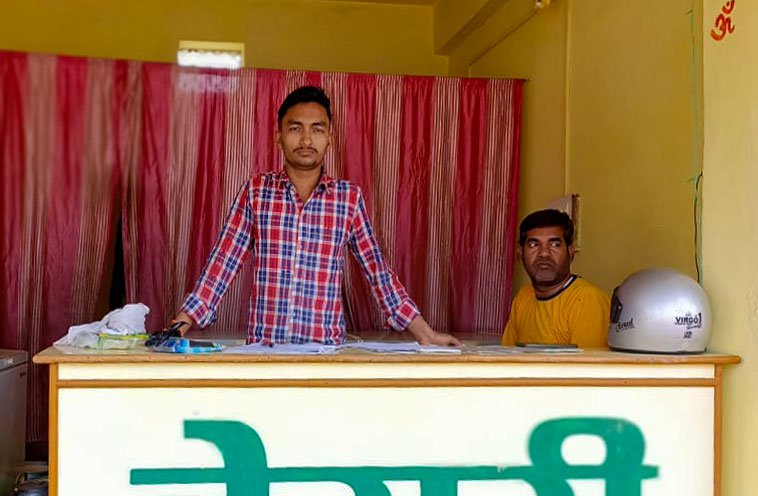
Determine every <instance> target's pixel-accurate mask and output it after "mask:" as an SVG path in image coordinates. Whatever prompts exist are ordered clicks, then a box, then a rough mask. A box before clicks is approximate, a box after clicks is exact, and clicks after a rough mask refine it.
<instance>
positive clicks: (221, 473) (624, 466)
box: [130, 417, 658, 496]
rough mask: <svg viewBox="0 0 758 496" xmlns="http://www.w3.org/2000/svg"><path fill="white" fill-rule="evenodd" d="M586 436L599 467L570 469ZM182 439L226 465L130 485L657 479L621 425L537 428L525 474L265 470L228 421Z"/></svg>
mask: <svg viewBox="0 0 758 496" xmlns="http://www.w3.org/2000/svg"><path fill="white" fill-rule="evenodd" d="M575 435H589V436H595V437H598V438H600V439H601V440H602V441H603V443H604V444H605V448H606V456H605V460H604V461H603V462H602V463H601V464H598V465H570V464H567V463H566V461H565V460H564V458H563V455H562V453H561V446H562V444H563V442H564V441H565V440H566V439H568V438H569V437H571V436H575ZM184 437H185V438H186V439H198V440H203V441H207V442H209V443H212V444H213V445H215V446H216V448H217V449H218V450H219V452H220V453H221V456H222V458H223V460H224V466H223V467H218V468H202V467H197V468H135V469H132V470H131V473H130V483H131V484H132V485H163V484H224V485H225V486H226V494H227V495H228V496H269V494H270V493H269V487H270V484H272V483H282V482H311V483H312V482H336V483H341V484H344V485H346V486H348V487H350V489H352V490H353V492H354V493H355V495H356V496H391V493H390V491H389V489H388V487H387V485H386V484H385V482H387V481H418V482H419V483H420V488H421V496H457V494H458V483H459V482H464V481H502V480H521V481H524V482H526V483H527V484H529V485H531V486H532V488H533V489H534V491H535V494H536V496H574V492H573V490H572V489H571V486H570V485H569V482H568V481H569V480H603V481H605V489H606V492H605V494H606V495H607V496H641V494H642V481H644V480H646V479H653V478H656V477H657V476H658V467H656V466H651V465H644V464H643V458H644V455H645V439H644V436H643V434H642V431H641V430H640V429H639V427H637V426H636V425H635V424H634V423H632V422H630V421H628V420H625V419H620V418H608V417H567V418H558V419H552V420H547V421H545V422H542V423H540V424H538V425H537V426H536V427H535V428H534V430H533V431H532V432H531V434H530V436H529V441H528V443H529V444H528V449H529V457H530V459H531V462H532V464H531V465H528V466H512V467H509V466H505V467H504V466H494V465H493V466H444V467H443V466H400V467H382V466H355V467H328V466H323V467H274V468H270V467H268V464H267V463H268V462H267V459H266V450H265V447H264V445H263V441H262V440H261V438H260V436H259V435H258V433H257V432H256V431H255V429H253V428H252V427H250V426H249V425H247V424H244V423H242V422H237V421H227V420H185V421H184Z"/></svg>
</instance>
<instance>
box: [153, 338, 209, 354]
mask: <svg viewBox="0 0 758 496" xmlns="http://www.w3.org/2000/svg"><path fill="white" fill-rule="evenodd" d="M223 348H224V347H223V346H221V345H220V344H218V343H214V342H212V341H199V340H197V339H187V338H169V339H167V340H166V341H164V342H163V343H161V344H160V345H158V346H153V347H151V348H150V349H151V350H154V351H160V352H162V353H213V352H214V351H221V350H222V349H223Z"/></svg>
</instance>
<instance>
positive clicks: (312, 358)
mask: <svg viewBox="0 0 758 496" xmlns="http://www.w3.org/2000/svg"><path fill="white" fill-rule="evenodd" d="M739 362H740V357H738V356H735V355H726V354H718V353H703V354H699V355H662V354H645V353H621V352H615V351H609V350H605V349H588V350H582V351H579V352H570V353H555V352H551V353H536V352H528V353H517V352H514V353H505V354H492V353H491V352H488V351H486V350H485V349H482V348H477V347H476V346H471V347H465V348H464V349H463V350H462V352H461V353H459V354H451V353H439V354H436V353H414V354H399V353H372V352H367V351H361V350H341V351H338V352H336V353H332V354H322V355H318V354H310V355H282V354H276V355H259V354H255V355H251V354H242V353H204V354H173V353H156V352H152V351H148V350H147V349H146V348H144V347H138V348H135V349H133V350H96V349H78V348H57V347H50V348H47V349H46V350H44V351H42V352H40V353H38V354H37V355H35V356H34V363H37V364H57V363H84V364H89V363H93V364H94V363H251V364H254V363H331V364H333V363H503V364H507V363H518V364H523V363H558V364H560V363H566V364H640V365H666V364H672V365H698V364H713V365H732V364H737V363H739Z"/></svg>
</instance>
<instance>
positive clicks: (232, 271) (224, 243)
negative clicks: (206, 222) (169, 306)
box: [174, 180, 253, 334]
mask: <svg viewBox="0 0 758 496" xmlns="http://www.w3.org/2000/svg"><path fill="white" fill-rule="evenodd" d="M249 195H250V180H248V181H245V183H244V184H243V186H242V188H240V191H239V192H238V193H237V197H236V198H235V200H234V203H232V206H231V208H230V209H229V213H228V214H227V216H226V219H225V221H224V226H223V228H222V229H221V233H220V234H219V237H218V240H217V241H216V244H215V245H214V247H213V250H212V251H211V254H210V256H209V257H208V261H207V262H206V264H205V268H204V269H203V273H202V275H201V276H200V278H199V279H198V280H197V283H196V284H195V288H194V289H193V291H192V293H190V294H189V295H188V296H187V298H186V299H185V300H184V304H183V305H182V307H181V311H180V312H179V314H177V316H176V317H175V318H174V321H175V322H176V321H181V322H187V324H189V325H185V326H182V327H181V332H182V334H184V333H185V332H187V331H188V330H189V328H190V327H191V326H192V325H193V324H195V323H197V324H199V325H200V326H201V327H205V326H207V325H208V324H211V323H213V322H214V321H215V320H216V308H218V305H219V304H220V303H221V300H222V299H223V297H224V295H225V294H226V291H227V289H229V285H230V284H231V282H232V281H233V280H234V277H235V276H236V275H237V273H238V272H239V270H240V268H241V267H242V263H243V262H244V260H245V258H246V257H247V255H248V253H249V252H250V250H251V248H252V227H253V212H252V207H251V206H250V196H249Z"/></svg>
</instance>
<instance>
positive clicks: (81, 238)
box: [0, 52, 522, 440]
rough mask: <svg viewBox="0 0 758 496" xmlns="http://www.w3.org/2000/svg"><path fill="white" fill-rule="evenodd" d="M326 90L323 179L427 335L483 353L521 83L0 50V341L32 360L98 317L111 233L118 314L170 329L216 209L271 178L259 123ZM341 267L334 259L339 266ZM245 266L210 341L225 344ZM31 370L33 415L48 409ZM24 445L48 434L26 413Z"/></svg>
mask: <svg viewBox="0 0 758 496" xmlns="http://www.w3.org/2000/svg"><path fill="white" fill-rule="evenodd" d="M303 84H313V85H318V86H322V87H324V89H325V90H326V91H327V93H328V94H329V95H330V97H331V100H332V105H333V114H334V120H333V130H334V143H333V146H332V147H331V149H330V150H329V152H328V153H327V157H326V162H325V168H326V172H327V173H328V174H330V175H332V176H335V177H340V178H345V179H349V180H351V181H354V182H356V183H357V184H359V185H360V186H361V188H362V189H363V192H364V195H365V198H366V202H367V206H368V208H369V212H370V214H371V218H372V220H373V225H374V229H375V232H376V235H377V238H378V239H379V242H380V244H381V246H382V248H383V250H384V253H385V256H386V257H387V259H388V260H389V262H390V264H391V266H392V267H393V268H394V269H395V271H396V272H397V274H398V276H399V278H400V280H401V281H402V282H403V283H404V284H405V286H406V287H407V289H408V292H409V294H410V295H411V296H412V297H413V298H414V299H415V300H416V302H417V303H418V304H419V306H420V307H421V310H422V312H423V314H424V316H425V317H426V319H427V320H428V321H429V322H430V324H431V325H432V326H433V327H435V328H437V329H438V330H443V331H452V332H457V331H462V332H474V333H478V334H480V335H482V336H486V337H490V338H495V337H497V336H499V335H500V333H501V331H502V329H503V327H504V325H505V322H506V320H507V316H508V310H509V301H510V292H511V276H512V271H513V260H514V250H515V229H516V211H517V189H518V171H519V132H520V120H521V96H522V81H520V80H504V79H463V78H444V77H416V76H399V75H368V74H345V73H318V72H300V71H279V70H261V69H242V70H239V71H222V70H202V69H187V68H180V67H177V66H172V65H167V64H154V63H141V62H127V61H108V60H99V59H83V58H73V57H56V56H45V55H32V54H21V53H13V52H0V175H1V176H2V184H1V185H0V188H2V213H1V214H0V227H1V228H2V232H3V236H2V238H0V239H1V240H2V241H0V253H1V254H2V259H3V264H2V267H0V287H2V288H4V291H3V292H2V297H0V326H1V327H0V328H1V329H2V331H1V332H0V346H2V347H5V348H20V349H25V350H28V351H29V352H30V353H31V354H34V353H37V352H38V351H40V350H41V349H43V348H44V347H46V346H49V345H50V344H51V343H52V341H54V340H55V339H57V338H58V337H60V336H61V335H63V333H65V331H66V329H67V327H68V326H69V325H71V324H74V323H82V322H89V321H92V320H96V319H99V318H101V317H102V315H103V314H104V313H105V312H106V311H107V291H108V289H109V285H110V278H111V267H112V263H113V254H114V252H115V246H114V243H115V239H116V236H115V234H116V233H115V230H116V229H117V226H118V225H119V221H120V223H121V225H122V233H121V234H122V237H123V250H124V270H125V279H126V297H127V298H126V299H127V301H128V302H138V301H139V302H143V303H145V304H146V305H148V306H149V307H150V309H151V311H150V314H149V316H148V329H158V328H160V327H161V326H162V325H164V324H165V322H166V321H167V320H168V319H169V318H171V317H172V316H173V314H174V313H175V312H176V310H177V308H178V306H179V304H180V302H181V300H182V299H183V297H184V295H185V294H186V292H187V291H189V290H190V289H191V287H192V285H193V283H194V281H195V280H196V278H197V277H198V275H199V273H200V271H201V270H202V267H203V265H204V263H205V258H206V257H207V255H208V254H209V252H210V249H211V247H212V245H213V243H214V242H215V239H216V236H217V234H218V231H219V229H220V226H221V222H222V221H223V218H224V216H225V214H226V209H227V208H228V206H229V204H230V202H231V200H232V198H233V197H234V195H235V193H236V192H237V190H238V189H239V187H240V185H241V184H242V182H243V181H244V180H245V179H246V178H247V177H249V176H250V175H252V174H256V173H260V172H264V171H271V170H278V169H280V168H281V167H282V157H281V154H280V152H279V150H278V149H277V148H276V146H275V144H274V132H275V130H276V111H277V108H278V106H279V104H280V102H281V101H282V99H283V98H284V96H285V95H286V94H287V93H288V92H289V91H291V90H292V89H294V88H296V87H298V86H300V85H303ZM348 258H350V257H349V256H348ZM346 267H347V269H346V277H345V288H343V291H344V297H345V300H346V301H345V302H346V305H345V308H346V313H347V315H346V318H347V323H348V328H349V332H352V333H361V332H367V331H373V330H377V329H381V328H382V327H383V325H384V318H383V316H382V315H381V314H380V312H379V311H378V308H377V306H376V305H375V304H374V302H373V300H372V298H371V293H370V291H369V288H368V285H367V283H366V282H365V280H364V278H363V276H362V274H361V272H360V269H359V268H358V266H357V264H355V263H354V262H353V261H352V260H351V261H349V262H348V264H347V265H346ZM247 273H248V267H247V266H245V268H244V269H243V271H242V273H241V275H240V276H238V277H237V280H236V281H235V283H234V284H233V285H232V287H231V289H230V292H229V294H228V295H227V297H226V299H225V301H224V303H223V305H222V307H221V309H220V312H219V319H218V322H217V323H216V324H214V326H213V327H212V328H210V329H209V331H208V333H209V335H211V336H242V335H244V331H245V324H246V315H247V306H248V296H249V294H250V281H249V277H246V275H247ZM46 373H47V371H46V370H44V369H40V368H39V367H36V366H35V367H32V369H31V374H30V388H31V389H30V395H29V397H30V411H31V412H46V411H47V407H46V404H45V402H46V387H47V383H46V381H47V376H46ZM30 418H31V419H32V421H31V423H30V426H29V434H30V436H29V437H30V440H37V439H44V438H45V437H46V428H47V427H46V422H47V419H46V413H45V414H44V415H32V416H31V417H30Z"/></svg>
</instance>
